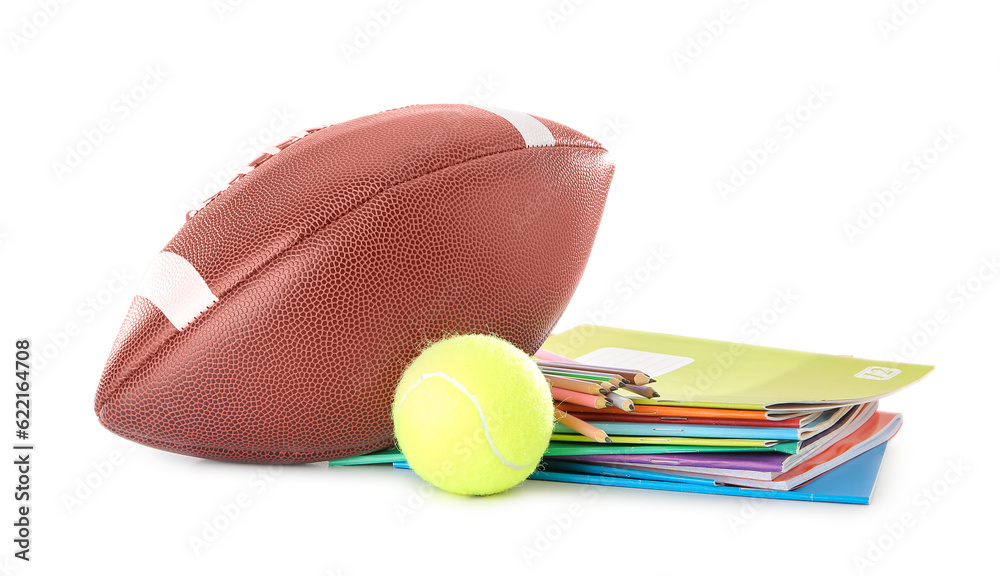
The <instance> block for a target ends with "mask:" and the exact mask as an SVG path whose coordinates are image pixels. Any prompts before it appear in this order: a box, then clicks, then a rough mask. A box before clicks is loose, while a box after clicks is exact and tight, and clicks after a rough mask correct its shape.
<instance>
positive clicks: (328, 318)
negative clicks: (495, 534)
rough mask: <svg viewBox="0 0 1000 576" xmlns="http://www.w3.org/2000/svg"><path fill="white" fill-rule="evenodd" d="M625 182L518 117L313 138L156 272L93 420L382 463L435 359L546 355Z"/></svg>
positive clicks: (231, 197)
mask: <svg viewBox="0 0 1000 576" xmlns="http://www.w3.org/2000/svg"><path fill="white" fill-rule="evenodd" d="M613 171H614V167H613V165H612V164H611V163H610V161H609V160H608V158H607V152H606V151H605V150H604V149H603V148H602V147H601V145H600V144H599V143H597V142H596V141H594V140H592V139H590V138H588V137H586V136H584V135H582V134H580V133H579V132H576V131H575V130H571V129H569V128H567V127H565V126H563V125H561V124H557V123H555V122H552V121H550V120H546V119H544V118H538V117H536V116H530V115H528V114H523V113H520V112H513V111H509V110H500V109H485V108H477V107H473V106H466V105H454V104H448V105H427V106H411V107H409V108H401V109H398V110H391V111H388V112H382V113H380V114H375V115H372V116H366V117H364V118H358V119H356V120H352V121H349V122H344V123H342V124H335V125H332V126H328V127H323V128H315V129H311V130H306V131H303V132H300V133H298V134H296V135H295V136H293V137H292V138H290V139H289V140H287V141H285V142H283V143H281V144H279V145H278V146H276V147H274V148H270V149H268V150H267V151H266V152H265V153H263V154H261V155H260V157H258V158H256V159H255V160H254V161H253V162H251V163H250V166H248V167H247V168H245V169H244V170H243V171H241V173H240V174H239V175H238V176H237V177H236V178H235V179H234V180H233V181H232V182H230V184H229V186H228V188H226V189H225V190H223V191H222V192H220V193H219V194H217V195H215V196H214V197H213V198H212V199H211V200H210V201H209V202H208V203H207V204H206V205H205V206H204V207H202V208H201V209H199V210H198V211H197V212H195V213H192V214H189V219H188V221H187V222H186V223H185V224H184V226H183V227H181V229H180V231H179V232H178V233H177V235H176V236H174V238H173V239H172V240H171V241H170V242H169V243H168V244H167V246H166V247H165V248H164V249H163V251H162V252H160V253H159V254H158V255H157V256H156V258H154V260H153V262H152V264H151V265H150V267H149V269H148V270H147V271H146V273H145V275H144V276H143V279H142V280H141V282H140V284H139V287H138V289H137V294H136V296H135V298H134V299H133V301H132V304H131V307H130V309H129V311H128V314H127V315H126V317H125V321H124V324H123V325H122V327H121V330H120V332H119V334H118V337H117V339H116V340H115V343H114V346H113V348H112V350H111V355H110V357H109V358H108V361H107V364H106V366H105V368H104V374H103V375H102V377H101V382H100V386H99V388H98V390H97V397H96V399H95V402H94V408H95V410H96V412H97V415H98V417H99V419H100V421H101V423H102V424H103V425H104V426H105V427H107V428H108V429H109V430H111V431H112V432H114V433H115V434H118V435H120V436H123V437H125V438H128V439H130V440H134V441H136V442H139V443H141V444H145V445H148V446H153V447H155V448H160V449H163V450H168V451H171V452H177V453H180V454H188V455H192V456H200V457H203V458H213V459H218V460H233V461H241V462H312V461H320V460H327V459H332V458H339V457H343V456H350V455H353V454H360V453H364V452H370V451H374V450H377V449H381V448H386V447H388V446H390V445H391V444H392V442H393V439H392V421H391V417H390V409H391V404H392V396H393V391H394V389H395V386H396V382H397V381H398V379H399V377H400V375H401V374H402V373H403V370H404V369H405V368H406V366H407V365H408V364H409V363H410V361H411V360H412V359H413V358H414V357H416V355H417V354H418V353H419V352H420V350H421V349H422V348H423V347H425V346H426V345H427V344H429V343H431V342H434V341H436V340H438V339H440V338H442V337H444V336H446V335H449V334H455V333H484V334H495V335H497V336H500V337H501V338H504V339H506V340H509V341H510V342H512V343H514V344H515V345H517V346H518V347H519V348H521V349H522V350H524V351H525V352H527V353H534V352H535V351H536V350H537V349H538V347H539V346H540V345H541V344H542V342H543V341H544V340H545V337H546V335H547V334H548V333H549V331H550V330H551V329H552V327H553V325H554V324H555V323H556V321H557V320H558V319H559V316H560V315H561V314H562V312H563V310H564V308H565V307H566V305H567V303H568V302H569V300H570V297H571V296H572V295H573V291H574V290H575V289H576V285H577V283H578V282H579V279H580V275H581V274H582V273H583V269H584V266H585V265H586V263H587V258H588V256H589V255H590V250H591V245H592V243H593V240H594V235H595V233H596V232H597V227H598V225H599V223H600V220H601V213H602V211H603V208H604V201H605V197H606V195H607V191H608V186H609V185H610V183H611V176H612V173H613Z"/></svg>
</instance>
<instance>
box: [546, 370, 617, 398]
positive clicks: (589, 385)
mask: <svg viewBox="0 0 1000 576" xmlns="http://www.w3.org/2000/svg"><path fill="white" fill-rule="evenodd" d="M545 379H546V380H548V381H549V385H550V386H558V387H560V388H563V389H565V390H573V391H574V392H583V393H584V394H607V393H608V392H611V390H615V388H611V389H610V390H609V389H608V388H605V387H604V386H602V385H601V384H598V383H597V382H589V381H586V380H574V379H573V378H563V377H562V376H549V375H546V376H545Z"/></svg>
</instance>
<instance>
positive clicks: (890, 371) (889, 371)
mask: <svg viewBox="0 0 1000 576" xmlns="http://www.w3.org/2000/svg"><path fill="white" fill-rule="evenodd" d="M900 372H902V370H899V369H897V368H883V367H881V366H869V367H867V368H865V369H864V370H862V371H861V372H858V373H857V374H855V375H854V377H855V378H867V379H868V380H888V379H890V378H892V377H893V376H895V375H896V374H899V373H900Z"/></svg>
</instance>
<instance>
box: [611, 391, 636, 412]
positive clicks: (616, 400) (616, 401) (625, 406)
mask: <svg viewBox="0 0 1000 576" xmlns="http://www.w3.org/2000/svg"><path fill="white" fill-rule="evenodd" d="M604 397H605V398H607V399H608V401H610V402H611V404H613V405H614V407H615V408H618V409H619V410H624V411H626V412H631V411H633V410H635V404H633V403H632V401H631V400H629V399H628V398H626V397H624V396H622V395H621V394H618V393H617V392H608V393H607V394H605V396H604Z"/></svg>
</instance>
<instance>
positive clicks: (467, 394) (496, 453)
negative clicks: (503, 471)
mask: <svg viewBox="0 0 1000 576" xmlns="http://www.w3.org/2000/svg"><path fill="white" fill-rule="evenodd" d="M435 376H437V377H440V378H444V379H445V380H446V381H447V382H448V383H450V384H451V385H452V386H454V387H455V388H457V389H458V391H459V392H461V393H462V394H465V397H466V398H468V399H469V402H472V405H473V406H475V407H476V410H477V411H478V412H479V423H480V424H481V425H482V427H483V432H484V433H485V434H486V441H487V442H489V443H490V449H491V450H493V455H494V456H496V457H497V459H498V460H500V461H501V462H503V465H504V466H506V467H508V468H510V469H511V470H521V469H523V468H524V466H519V465H517V464H513V463H511V462H509V461H508V460H507V459H506V458H504V457H503V454H501V453H500V450H497V447H496V444H494V443H493V437H492V436H490V429H489V427H488V426H487V425H486V414H483V407H482V406H480V405H479V400H476V397H475V396H473V395H472V394H471V393H470V392H469V391H468V390H466V389H465V386H462V383H461V382H459V381H458V380H455V379H454V378H452V377H451V376H449V375H447V374H445V373H444V372H430V373H428V374H424V375H422V376H421V377H420V378H417V381H416V382H414V383H413V384H411V385H410V387H409V388H407V389H406V392H403V397H402V398H400V399H399V404H397V405H396V410H399V407H400V406H402V405H403V402H405V401H406V397H407V396H409V395H410V392H411V391H412V390H413V389H414V388H416V387H417V386H419V385H420V383H421V382H423V381H424V380H427V379H428V378H433V377H435Z"/></svg>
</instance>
